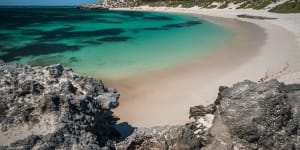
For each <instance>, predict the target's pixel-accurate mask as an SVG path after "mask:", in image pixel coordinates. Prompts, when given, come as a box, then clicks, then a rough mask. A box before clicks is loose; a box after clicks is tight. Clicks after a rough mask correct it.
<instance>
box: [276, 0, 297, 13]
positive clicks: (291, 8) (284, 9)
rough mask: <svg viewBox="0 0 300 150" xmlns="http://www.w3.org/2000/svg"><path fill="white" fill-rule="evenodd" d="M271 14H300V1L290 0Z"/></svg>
mask: <svg viewBox="0 0 300 150" xmlns="http://www.w3.org/2000/svg"><path fill="white" fill-rule="evenodd" d="M270 12H275V13H300V0H290V1H287V2H285V3H283V4H281V5H277V6H276V7H274V8H273V9H271V10H270Z"/></svg>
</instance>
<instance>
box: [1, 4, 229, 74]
mask: <svg viewBox="0 0 300 150" xmlns="http://www.w3.org/2000/svg"><path fill="white" fill-rule="evenodd" d="M0 19H1V24H0V59H2V60H4V61H5V62H9V63H22V64H31V65H49V64H55V63H61V64H64V65H66V66H68V67H71V68H73V69H74V70H75V71H76V72H78V73H81V74H84V75H91V76H94V77H99V78H101V77H104V78H113V77H122V76H127V75H132V74H137V73H140V72H144V71H150V70H156V69H162V68H164V67H168V66H172V65H176V64H178V63H181V62H184V61H187V60H190V59H193V58H195V57H199V56H201V55H204V54H207V53H209V52H211V51H212V50H213V49H214V48H216V47H217V46H220V45H222V44H224V43H225V42H226V41H227V40H228V39H230V38H231V37H232V35H233V33H232V32H231V31H230V30H228V29H226V28H224V27H222V26H219V25H216V24H213V23H210V22H208V21H206V20H202V19H199V18H196V17H191V16H185V15H175V14H163V13H153V12H151V13H150V12H128V11H83V10H76V9H73V8H0Z"/></svg>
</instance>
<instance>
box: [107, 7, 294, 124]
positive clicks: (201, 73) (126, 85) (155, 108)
mask: <svg viewBox="0 0 300 150" xmlns="http://www.w3.org/2000/svg"><path fill="white" fill-rule="evenodd" d="M118 10H133V11H157V12H166V13H181V14H189V15H193V16H197V17H201V18H204V19H207V20H209V21H212V22H214V23H216V24H221V25H224V26H226V27H228V28H230V29H232V30H233V31H234V32H235V33H236V36H235V37H234V38H233V39H232V40H231V41H230V42H228V43H227V44H226V45H224V46H223V47H219V48H217V50H216V52H214V53H212V54H209V55H206V56H202V57H200V58H197V59H194V60H190V61H187V62H185V63H182V64H178V65H175V66H172V67H169V68H166V69H162V70H159V71H152V72H145V73H142V74H139V75H136V76H130V77H126V78H121V79H118V80H108V79H107V80H105V79H104V82H105V84H106V85H108V86H110V87H114V88H116V89H117V90H118V91H119V92H120V94H121V97H120V106H119V107H118V108H117V109H116V110H115V111H114V113H115V115H116V116H118V117H119V118H121V120H120V122H128V123H129V124H130V125H132V126H138V127H148V126H157V125H177V124H183V123H185V122H186V121H188V116H189V107H191V106H194V105H208V104H212V103H213V102H214V100H215V99H216V97H217V92H218V88H219V86H221V85H224V86H231V85H232V84H233V83H235V82H237V81H243V80H246V79H247V80H252V81H257V82H259V81H261V80H268V79H272V78H276V79H278V80H279V81H282V82H286V83H299V82H300V59H299V58H300V48H299V47H300V44H299V43H300V40H299V37H300V33H299V32H300V29H299V28H300V15H299V14H272V13H268V12H266V11H254V10H241V11H238V10H216V9H213V10H202V9H201V10H200V9H198V8H190V9H184V8H165V7H160V8H151V7H139V8H133V9H123V8H122V9H118ZM237 14H248V15H261V16H267V17H275V18H278V19H276V20H256V19H247V18H238V17H236V15H237Z"/></svg>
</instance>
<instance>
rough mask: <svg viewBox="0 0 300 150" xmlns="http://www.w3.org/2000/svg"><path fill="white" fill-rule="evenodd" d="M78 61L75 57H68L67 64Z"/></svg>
mask: <svg viewBox="0 0 300 150" xmlns="http://www.w3.org/2000/svg"><path fill="white" fill-rule="evenodd" d="M79 61H80V60H79V59H78V58H77V57H70V58H69V63H74V62H79Z"/></svg>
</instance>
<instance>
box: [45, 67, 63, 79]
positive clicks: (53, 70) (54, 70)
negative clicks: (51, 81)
mask: <svg viewBox="0 0 300 150" xmlns="http://www.w3.org/2000/svg"><path fill="white" fill-rule="evenodd" d="M47 70H48V71H49V74H50V75H51V76H52V77H54V78H57V77H60V76H61V75H62V72H63V71H64V67H63V66H62V65H60V64H58V65H51V66H49V67H47Z"/></svg>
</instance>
